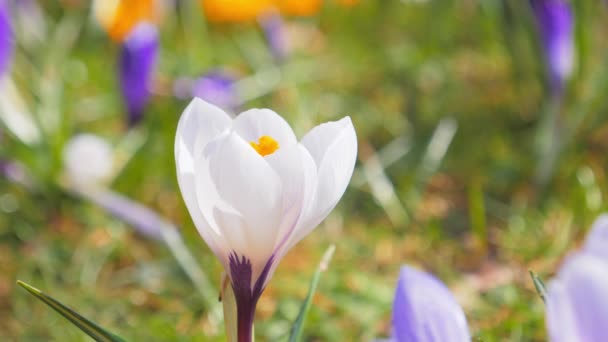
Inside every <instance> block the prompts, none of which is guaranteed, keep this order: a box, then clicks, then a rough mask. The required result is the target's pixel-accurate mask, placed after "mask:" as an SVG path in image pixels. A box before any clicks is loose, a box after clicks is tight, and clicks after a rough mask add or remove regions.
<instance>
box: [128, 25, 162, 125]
mask: <svg viewBox="0 0 608 342" xmlns="http://www.w3.org/2000/svg"><path fill="white" fill-rule="evenodd" d="M158 49H159V43H158V31H157V29H156V27H155V26H153V25H151V24H148V23H142V24H139V25H138V26H137V27H136V28H135V29H133V31H132V32H131V33H130V34H129V35H128V36H127V38H126V39H125V41H124V42H123V45H122V48H121V51H120V61H119V68H120V70H119V73H120V86H121V90H122V95H123V98H124V102H125V105H126V107H127V114H128V124H129V126H133V125H135V124H137V123H138V122H139V121H141V119H142V117H143V112H144V110H145V107H146V105H147V103H148V100H149V99H150V88H151V86H152V81H153V76H154V70H155V68H156V59H157V57H158Z"/></svg>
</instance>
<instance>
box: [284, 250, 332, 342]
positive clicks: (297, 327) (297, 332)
mask: <svg viewBox="0 0 608 342" xmlns="http://www.w3.org/2000/svg"><path fill="white" fill-rule="evenodd" d="M335 250H336V246H335V245H331V246H329V248H327V250H326V251H325V253H324V254H323V258H322V259H321V262H320V263H319V267H318V268H317V271H316V272H315V274H314V275H313V277H312V281H311V282H310V288H309V289H308V294H307V295H306V299H304V302H302V306H301V307H300V312H299V313H298V317H297V318H296V320H295V322H294V323H293V326H292V327H291V331H290V333H289V342H297V341H300V339H301V338H302V330H303V328H304V321H305V320H306V316H307V314H308V311H309V310H310V306H311V305H312V297H313V296H314V295H315V291H316V290H317V285H318V284H319V279H320V278H321V273H323V272H324V271H325V270H326V269H327V266H328V265H329V261H330V260H331V257H332V256H333V254H334V251H335Z"/></svg>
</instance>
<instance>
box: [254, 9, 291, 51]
mask: <svg viewBox="0 0 608 342" xmlns="http://www.w3.org/2000/svg"><path fill="white" fill-rule="evenodd" d="M260 25H261V26H262V29H263V30H264V35H265V36H266V40H267V41H268V46H269V47H270V52H272V55H273V57H274V59H275V60H276V61H277V62H279V63H280V62H282V61H284V60H285V58H287V55H288V45H287V37H286V35H285V33H286V32H285V23H284V22H283V18H282V17H281V15H280V14H278V13H269V14H267V15H265V16H263V17H262V18H261V19H260Z"/></svg>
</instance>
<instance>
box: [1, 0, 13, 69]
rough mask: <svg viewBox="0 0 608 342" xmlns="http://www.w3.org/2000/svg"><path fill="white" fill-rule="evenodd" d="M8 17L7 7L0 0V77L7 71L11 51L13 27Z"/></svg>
mask: <svg viewBox="0 0 608 342" xmlns="http://www.w3.org/2000/svg"><path fill="white" fill-rule="evenodd" d="M9 19H10V14H9V13H8V7H7V6H6V5H5V3H4V1H2V0H0V78H1V77H3V76H4V74H5V73H6V72H7V70H8V68H9V64H10V59H11V55H12V53H13V40H14V38H13V29H12V28H11V23H10V20H9Z"/></svg>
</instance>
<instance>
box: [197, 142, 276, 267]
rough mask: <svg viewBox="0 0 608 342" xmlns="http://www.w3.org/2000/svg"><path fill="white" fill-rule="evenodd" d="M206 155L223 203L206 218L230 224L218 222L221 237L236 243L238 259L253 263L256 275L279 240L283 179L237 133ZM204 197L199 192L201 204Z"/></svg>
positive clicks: (235, 250)
mask: <svg viewBox="0 0 608 342" xmlns="http://www.w3.org/2000/svg"><path fill="white" fill-rule="evenodd" d="M205 153H208V155H207V156H206V159H207V160H208V162H209V172H210V177H211V180H212V182H213V184H214V186H215V191H217V194H218V195H219V197H220V198H221V200H222V201H223V203H221V202H220V203H216V204H214V212H213V213H205V212H204V213H203V214H204V215H205V217H208V216H209V215H215V216H216V217H220V218H221V219H222V220H223V221H226V220H228V221H229V222H225V223H231V224H221V222H218V224H219V227H221V228H220V229H221V232H222V235H224V236H225V237H226V239H227V240H229V241H232V242H233V244H232V245H231V246H232V247H233V249H234V252H236V253H237V255H239V256H242V255H244V256H245V257H247V258H248V259H250V260H251V262H252V264H253V267H254V274H255V273H256V270H257V269H256V267H257V266H263V264H265V263H266V261H267V260H268V257H269V256H270V255H271V254H272V251H273V247H274V242H275V240H276V233H277V229H278V228H279V223H280V219H281V194H282V187H281V182H280V178H279V176H278V175H277V173H276V172H275V171H274V169H273V168H272V167H270V165H269V164H268V163H267V162H266V161H265V160H264V158H263V157H262V156H260V155H259V154H258V153H257V152H256V151H255V150H254V149H253V148H252V147H251V146H250V145H249V144H248V143H247V142H246V141H244V140H243V139H242V138H241V137H239V136H238V135H237V134H236V133H234V132H232V133H229V134H227V135H226V136H224V137H222V138H220V140H219V141H218V142H217V147H216V148H214V150H213V151H205ZM197 171H198V170H197ZM197 178H198V177H197ZM201 178H202V177H201ZM262 194H263V195H262ZM205 195H206V191H205V189H200V188H199V196H198V199H199V203H200V202H201V201H205V200H206V199H205V198H201V197H203V196H205ZM226 206H229V207H228V208H226ZM231 210H234V212H231ZM228 214H231V215H228ZM233 227H236V228H240V229H233Z"/></svg>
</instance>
